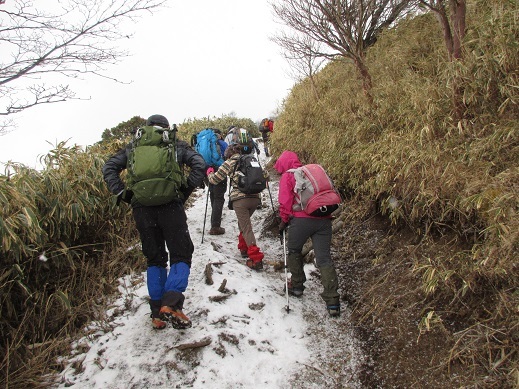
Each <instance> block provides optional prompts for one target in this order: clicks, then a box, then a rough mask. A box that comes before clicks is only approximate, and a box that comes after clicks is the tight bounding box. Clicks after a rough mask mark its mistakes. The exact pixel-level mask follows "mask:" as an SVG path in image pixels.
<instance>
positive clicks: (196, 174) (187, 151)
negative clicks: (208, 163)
mask: <svg viewBox="0 0 519 389" xmlns="http://www.w3.org/2000/svg"><path fill="white" fill-rule="evenodd" d="M177 157H178V162H179V164H182V165H186V166H188V167H189V168H190V171H189V175H188V176H187V185H188V187H189V188H191V192H192V191H193V190H194V189H195V188H197V187H199V186H201V185H202V182H203V181H204V177H205V161H204V158H203V157H202V156H201V155H200V154H198V153H197V152H196V151H195V150H193V148H192V147H191V146H189V144H188V143H187V142H184V141H180V140H179V141H177ZM191 192H189V193H191Z"/></svg>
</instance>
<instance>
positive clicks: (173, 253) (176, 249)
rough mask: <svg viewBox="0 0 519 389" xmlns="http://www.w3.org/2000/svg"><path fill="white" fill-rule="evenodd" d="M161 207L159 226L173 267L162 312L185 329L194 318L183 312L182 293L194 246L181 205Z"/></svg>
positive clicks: (173, 322) (167, 282)
mask: <svg viewBox="0 0 519 389" xmlns="http://www.w3.org/2000/svg"><path fill="white" fill-rule="evenodd" d="M160 208H161V211H160V213H159V217H158V220H159V225H160V227H161V229H162V231H163V234H164V238H165V241H166V245H167V247H168V251H169V257H170V270H169V274H168V277H167V280H166V283H165V285H164V294H163V296H162V308H161V312H162V313H163V314H165V315H166V316H167V317H168V319H169V320H170V321H171V323H172V325H173V326H174V327H175V328H186V327H190V326H191V321H190V320H189V319H188V318H187V316H185V315H184V314H183V312H182V308H183V305H184V300H185V297H184V294H183V292H185V290H186V288H187V286H188V280H189V274H190V268H191V258H192V255H193V251H194V246H193V242H192V241H191V237H190V235H189V229H188V226H187V217H186V213H185V211H184V207H183V206H182V204H180V203H178V202H172V203H169V204H166V205H165V206H163V207H160Z"/></svg>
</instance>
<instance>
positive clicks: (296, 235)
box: [287, 217, 313, 295]
mask: <svg viewBox="0 0 519 389" xmlns="http://www.w3.org/2000/svg"><path fill="white" fill-rule="evenodd" d="M312 232H313V226H312V223H311V219H310V218H299V217H297V218H293V219H292V220H291V221H290V224H289V227H288V233H287V236H288V239H287V252H288V256H287V265H288V269H289V270H290V273H291V278H290V281H291V287H292V289H293V292H294V293H293V294H294V295H301V294H302V291H303V290H304V283H305V281H306V275H305V271H304V258H303V255H302V253H301V251H302V250H303V245H304V244H305V243H306V241H307V239H308V238H309V237H310V236H311V234H312ZM289 291H290V289H289ZM300 292H301V293H300Z"/></svg>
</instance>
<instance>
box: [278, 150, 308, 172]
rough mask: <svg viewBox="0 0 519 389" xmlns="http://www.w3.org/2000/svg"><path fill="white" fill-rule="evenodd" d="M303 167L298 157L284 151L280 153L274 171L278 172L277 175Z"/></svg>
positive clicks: (291, 152)
mask: <svg viewBox="0 0 519 389" xmlns="http://www.w3.org/2000/svg"><path fill="white" fill-rule="evenodd" d="M301 166H303V165H302V164H301V161H299V157H298V156H297V154H296V153H294V152H293V151H288V150H285V151H283V152H282V153H281V155H280V156H279V158H278V160H277V161H276V163H275V165H274V169H276V170H277V171H278V173H280V174H283V173H284V172H286V171H287V170H288V169H295V168H298V167H301Z"/></svg>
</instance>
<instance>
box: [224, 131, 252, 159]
mask: <svg viewBox="0 0 519 389" xmlns="http://www.w3.org/2000/svg"><path fill="white" fill-rule="evenodd" d="M225 139H226V140H228V143H229V145H233V144H238V145H240V151H241V153H242V154H251V153H252V152H253V151H254V143H253V140H252V136H251V134H250V132H249V131H247V130H246V129H245V128H238V127H234V128H232V129H231V130H230V131H229V133H228V134H227V137H226V138H225Z"/></svg>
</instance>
